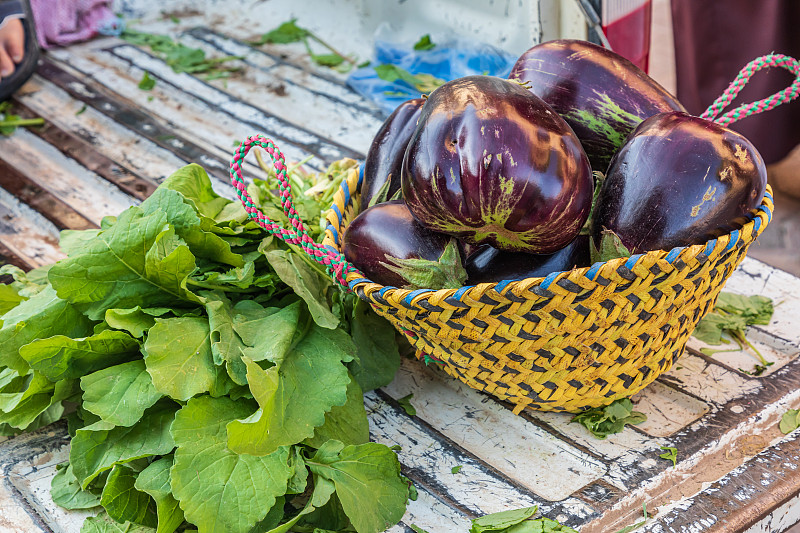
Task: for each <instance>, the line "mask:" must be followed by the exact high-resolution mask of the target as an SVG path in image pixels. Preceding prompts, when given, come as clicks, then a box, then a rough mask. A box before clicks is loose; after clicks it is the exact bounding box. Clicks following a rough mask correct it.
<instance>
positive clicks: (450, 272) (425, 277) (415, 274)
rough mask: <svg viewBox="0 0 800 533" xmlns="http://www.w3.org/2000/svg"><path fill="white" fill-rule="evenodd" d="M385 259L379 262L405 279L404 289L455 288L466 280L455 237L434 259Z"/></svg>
mask: <svg viewBox="0 0 800 533" xmlns="http://www.w3.org/2000/svg"><path fill="white" fill-rule="evenodd" d="M386 261H387V262H385V263H384V262H382V261H381V262H380V264H381V265H383V266H384V267H385V268H387V269H389V270H391V271H392V272H395V273H396V274H399V275H400V276H401V277H402V278H403V279H404V280H406V282H407V284H406V285H403V288H405V289H432V290H438V289H455V288H459V287H462V286H463V285H464V283H465V282H466V281H467V271H466V270H464V266H463V264H462V262H461V255H460V253H459V251H458V243H457V241H456V240H455V239H450V242H449V243H447V246H446V247H445V249H444V251H443V252H442V255H441V257H439V259H437V260H436V261H430V260H427V259H416V258H411V259H398V258H397V257H392V256H390V255H387V256H386Z"/></svg>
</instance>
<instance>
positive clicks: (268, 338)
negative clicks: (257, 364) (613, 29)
mask: <svg viewBox="0 0 800 533" xmlns="http://www.w3.org/2000/svg"><path fill="white" fill-rule="evenodd" d="M301 311H302V304H301V303H300V301H297V302H294V303H291V304H289V305H287V306H286V307H284V308H282V309H279V308H275V307H269V308H265V307H262V306H261V305H259V304H258V303H256V302H253V301H246V300H245V301H241V302H239V303H237V304H236V306H235V307H234V313H235V316H234V322H233V330H234V331H235V332H236V333H237V334H238V336H239V337H240V338H241V339H242V342H243V343H244V344H245V346H244V348H243V349H242V355H244V356H247V357H249V358H250V359H252V360H253V361H262V360H265V359H266V360H267V361H272V362H273V363H276V364H279V363H280V362H281V361H283V359H284V358H285V357H286V354H287V353H289V350H290V349H291V348H292V347H293V344H294V341H295V340H296V339H295V335H296V334H297V333H298V331H297V329H298V323H299V321H300V313H301ZM306 316H308V315H306Z"/></svg>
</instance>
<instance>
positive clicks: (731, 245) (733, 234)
mask: <svg viewBox="0 0 800 533" xmlns="http://www.w3.org/2000/svg"><path fill="white" fill-rule="evenodd" d="M739 236H740V235H739V230H738V229H735V230H733V231H732V232H731V239H730V240H729V241H728V246H726V247H725V251H726V252H728V251H730V250H733V249H734V248H735V247H736V243H738V242H739Z"/></svg>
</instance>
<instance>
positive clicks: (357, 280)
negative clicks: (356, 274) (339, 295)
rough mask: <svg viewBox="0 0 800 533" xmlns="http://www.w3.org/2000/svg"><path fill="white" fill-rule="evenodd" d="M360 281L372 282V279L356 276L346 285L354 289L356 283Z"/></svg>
mask: <svg viewBox="0 0 800 533" xmlns="http://www.w3.org/2000/svg"><path fill="white" fill-rule="evenodd" d="M361 283H372V281H371V280H368V279H367V278H356V279H354V280H353V281H351V282H350V283H348V284H347V286H348V287H349V288H350V289H354V288H355V286H356V285H359V284H361Z"/></svg>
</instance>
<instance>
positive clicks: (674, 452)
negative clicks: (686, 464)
mask: <svg viewBox="0 0 800 533" xmlns="http://www.w3.org/2000/svg"><path fill="white" fill-rule="evenodd" d="M661 449H662V450H666V451H665V452H664V453H662V454H660V455H659V457H660V458H662V459H666V460H668V461H672V466H673V467H674V466H676V465H677V464H678V448H673V447H672V446H661Z"/></svg>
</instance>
